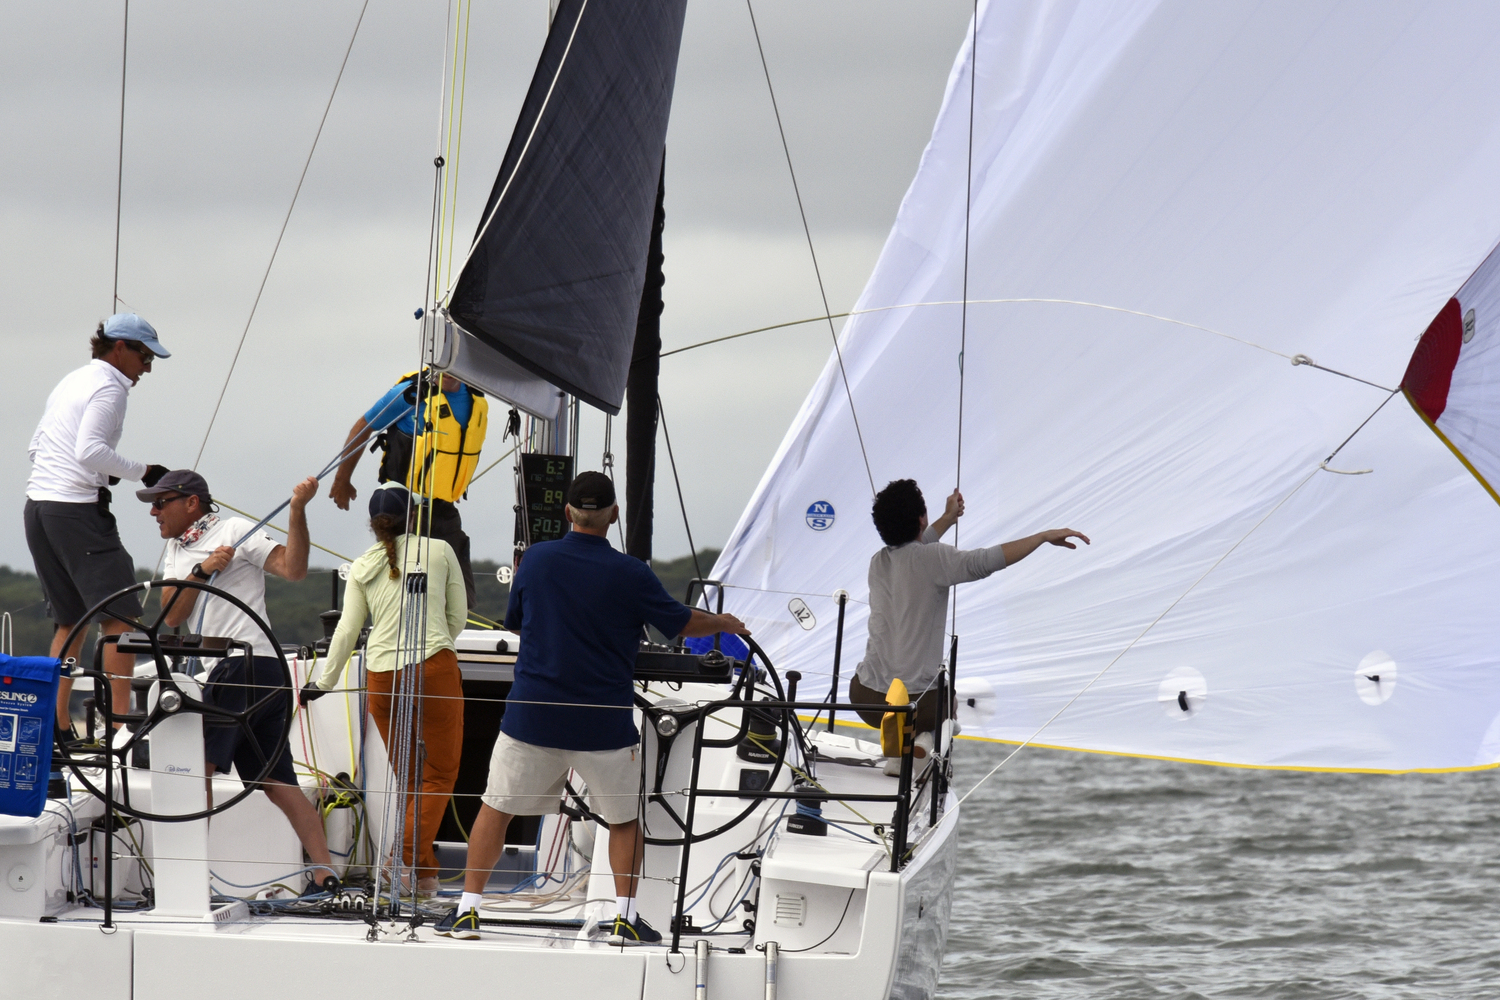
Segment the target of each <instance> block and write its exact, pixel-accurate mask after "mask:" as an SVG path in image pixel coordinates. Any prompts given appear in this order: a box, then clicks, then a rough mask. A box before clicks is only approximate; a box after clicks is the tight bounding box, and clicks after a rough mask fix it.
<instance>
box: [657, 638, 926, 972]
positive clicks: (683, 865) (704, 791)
mask: <svg viewBox="0 0 1500 1000" xmlns="http://www.w3.org/2000/svg"><path fill="white" fill-rule="evenodd" d="M750 641H751V642H752V644H753V642H754V640H750ZM753 648H754V649H755V651H756V652H757V653H760V655H761V658H762V659H763V660H764V659H766V657H765V653H764V651H762V650H760V648H759V647H753ZM767 662H768V663H769V661H767ZM752 706H753V707H754V708H756V709H759V710H761V711H766V712H778V713H782V714H783V717H785V715H786V714H787V713H795V712H796V711H797V710H799V709H801V710H809V709H816V708H826V707H829V703H828V702H827V701H816V702H813V701H754V702H747V701H742V700H739V699H726V700H723V701H716V702H708V703H705V704H703V705H700V706H699V708H698V713H697V714H698V719H699V720H700V724H699V725H697V726H694V727H693V766H692V772H691V775H690V777H689V779H688V787H687V799H688V802H687V816H686V818H685V821H684V827H685V836H684V838H683V844H682V858H681V861H680V863H679V866H678V874H677V906H676V908H675V911H674V913H673V916H672V948H671V950H672V951H673V952H679V953H680V951H681V943H682V930H683V924H684V920H683V917H684V912H685V911H684V907H685V906H686V903H687V879H688V865H689V862H690V859H691V853H692V843H693V839H694V838H693V835H692V830H693V816H694V814H695V813H696V811H697V805H698V799H699V797H700V796H709V797H711V798H739V799H768V800H769V799H805V800H808V801H817V802H837V801H841V800H842V801H848V802H893V803H895V806H896V814H895V816H894V817H892V821H891V827H892V829H891V871H893V872H899V871H900V870H901V868H902V866H903V865H904V864H905V862H906V839H907V827H908V826H909V825H910V820H911V778H912V740H911V737H910V736H909V735H907V732H908V726H909V724H910V721H911V720H912V719H914V718H915V716H916V711H917V706H916V705H914V704H907V705H856V704H853V703H848V704H838V703H837V702H835V703H834V704H833V706H832V707H834V708H836V709H837V708H841V709H845V710H847V711H858V710H860V709H865V710H867V711H868V710H878V711H881V712H894V713H897V714H900V715H905V716H906V717H907V720H908V724H907V725H903V726H902V727H901V731H902V740H901V774H900V778H899V779H898V782H897V786H896V792H895V794H882V793H874V792H857V793H856V792H851V793H848V794H842V793H838V792H818V791H812V790H809V789H793V790H791V791H785V792H782V791H772V790H769V789H762V790H759V791H755V790H750V789H738V788H734V789H729V788H699V787H698V775H699V770H700V766H701V764H702V762H703V748H704V747H705V746H708V747H729V746H734V745H735V744H736V743H738V739H729V740H710V739H705V738H704V736H703V730H704V726H703V725H702V724H701V720H703V719H706V718H707V717H708V716H709V715H711V714H712V713H713V712H715V711H717V710H719V709H722V708H739V709H742V710H743V711H742V718H741V724H740V733H739V736H740V737H741V738H742V737H743V735H744V733H745V732H746V731H748V728H749V714H750V713H749V709H750V708H751V707H752ZM785 746H786V744H785V743H783V747H785ZM783 752H784V751H783Z"/></svg>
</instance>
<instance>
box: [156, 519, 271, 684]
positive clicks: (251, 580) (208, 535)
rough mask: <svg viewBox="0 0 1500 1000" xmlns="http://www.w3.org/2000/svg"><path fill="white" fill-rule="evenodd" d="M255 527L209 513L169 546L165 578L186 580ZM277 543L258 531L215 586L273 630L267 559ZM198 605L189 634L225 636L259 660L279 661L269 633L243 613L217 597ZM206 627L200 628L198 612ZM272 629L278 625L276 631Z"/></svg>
mask: <svg viewBox="0 0 1500 1000" xmlns="http://www.w3.org/2000/svg"><path fill="white" fill-rule="evenodd" d="M253 527H255V525H254V524H252V523H251V522H249V521H247V520H245V519H244V518H242V517H228V518H224V517H219V515H217V514H208V515H206V516H204V517H201V518H199V519H198V520H197V521H194V522H193V523H192V525H191V526H190V527H189V528H188V529H187V530H186V531H184V532H183V533H182V534H181V535H180V536H178V537H177V538H173V539H172V540H171V541H169V542H167V559H166V563H165V564H164V565H163V567H162V576H164V577H166V578H168V579H175V580H182V579H186V578H187V576H188V574H189V573H191V572H192V569H193V566H194V565H195V564H197V563H201V562H202V561H203V560H205V559H207V558H208V557H209V556H211V555H213V554H214V549H216V548H218V547H219V546H221V545H233V544H234V543H235V542H237V541H239V540H240V539H241V538H243V537H244V534H245V532H247V531H249V530H250V529H251V528H253ZM276 545H277V543H276V542H275V541H273V540H272V539H271V536H270V535H267V534H266V533H265V532H264V531H257V532H256V533H255V534H253V535H251V536H250V537H249V538H246V539H245V543H244V544H243V545H241V546H240V547H239V549H237V550H236V551H235V553H234V558H233V559H231V560H230V561H229V565H228V566H226V567H224V569H223V571H222V572H220V573H219V575H218V576H217V577H216V578H215V579H214V582H213V585H214V586H215V587H218V588H219V589H220V590H223V591H226V592H228V593H231V594H233V595H234V596H235V597H238V598H239V599H240V600H242V601H244V602H245V603H246V604H248V605H249V606H250V607H251V608H252V609H253V610H254V611H255V613H256V614H258V615H260V617H261V618H262V619H263V620H264V621H265V622H266V624H267V625H271V620H270V619H269V618H268V617H267V616H266V573H265V565H266V559H267V558H269V557H270V555H271V553H272V552H273V551H274V550H275V549H276ZM198 602H199V603H198V604H197V605H196V606H195V607H194V608H193V613H192V614H191V615H190V616H189V617H188V620H187V622H185V624H186V625H187V627H188V629H189V631H192V632H197V633H198V634H200V635H213V636H221V637H224V638H228V639H239V640H241V641H243V642H248V643H250V644H251V646H253V647H254V649H255V655H256V656H276V655H277V650H276V648H275V647H274V646H272V645H271V642H270V640H269V639H267V638H266V634H265V633H264V632H262V631H261V630H260V629H259V628H258V627H257V626H256V624H255V623H254V622H253V621H251V620H250V618H249V616H248V615H246V614H245V613H244V612H243V611H241V610H240V609H239V608H237V607H235V606H234V605H233V604H230V603H229V602H228V601H226V600H223V599H222V598H218V597H209V596H207V595H205V594H203V593H202V592H199V594H198ZM200 611H201V612H202V614H203V624H202V626H201V627H200V626H199V624H198V614H199V612H200ZM272 627H273V628H274V627H275V626H272Z"/></svg>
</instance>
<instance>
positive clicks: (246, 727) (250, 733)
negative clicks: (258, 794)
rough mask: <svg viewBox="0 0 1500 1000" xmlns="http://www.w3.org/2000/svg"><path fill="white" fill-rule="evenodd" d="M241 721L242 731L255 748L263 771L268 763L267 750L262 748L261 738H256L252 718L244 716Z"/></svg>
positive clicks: (242, 776)
mask: <svg viewBox="0 0 1500 1000" xmlns="http://www.w3.org/2000/svg"><path fill="white" fill-rule="evenodd" d="M239 723H240V730H241V732H243V733H244V734H245V738H246V740H245V741H246V742H247V743H249V744H250V746H251V747H253V748H254V749H255V756H257V757H259V758H260V769H261V771H262V772H264V771H265V770H266V764H267V763H268V761H267V759H266V752H265V751H264V750H262V749H261V748H260V740H258V739H256V738H255V730H253V729H251V728H250V720H249V719H248V718H246V717H243V716H242V717H241V718H240V720H239ZM240 777H241V778H244V777H245V775H243V774H242V775H240ZM256 777H261V775H256ZM251 780H253V779H251Z"/></svg>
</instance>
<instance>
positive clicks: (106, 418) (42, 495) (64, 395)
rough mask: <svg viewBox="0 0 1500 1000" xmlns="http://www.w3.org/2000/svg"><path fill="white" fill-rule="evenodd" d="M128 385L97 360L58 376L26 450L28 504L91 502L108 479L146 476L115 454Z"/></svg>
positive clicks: (117, 371)
mask: <svg viewBox="0 0 1500 1000" xmlns="http://www.w3.org/2000/svg"><path fill="white" fill-rule="evenodd" d="M130 385H131V382H130V379H128V378H126V377H125V373H124V372H122V371H120V369H118V368H116V367H115V366H114V365H112V364H110V363H109V362H108V361H100V360H98V359H95V360H93V361H90V362H89V363H88V364H86V365H84V366H83V367H82V368H78V369H75V370H74V371H71V372H69V373H68V374H67V375H64V376H63V380H62V381H61V382H59V383H57V387H56V388H54V389H53V390H52V394H51V395H50V396H48V397H47V409H46V411H45V412H43V414H42V422H41V423H39V424H37V425H36V433H35V434H33V435H32V436H31V445H30V447H29V448H28V449H27V453H28V454H29V455H30V456H31V478H30V479H28V480H27V482H26V498H27V499H28V500H56V501H60V502H62V503H93V502H94V501H95V500H97V499H98V497H99V487H101V486H107V485H109V477H110V476H119V477H120V478H121V479H140V478H141V477H142V476H144V475H145V474H146V463H145V462H132V461H131V460H130V459H128V458H126V457H124V456H123V455H121V454H120V453H119V452H117V451H115V446H116V445H118V444H119V443H120V435H121V434H122V433H123V432H124V430H125V403H126V400H127V399H128V394H129V392H130ZM247 527H248V525H247Z"/></svg>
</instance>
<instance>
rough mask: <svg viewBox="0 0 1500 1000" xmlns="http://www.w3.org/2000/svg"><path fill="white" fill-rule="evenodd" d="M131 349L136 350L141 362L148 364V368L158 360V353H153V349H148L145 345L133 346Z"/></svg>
mask: <svg viewBox="0 0 1500 1000" xmlns="http://www.w3.org/2000/svg"><path fill="white" fill-rule="evenodd" d="M131 349H132V350H134V351H135V353H136V354H139V355H140V356H141V360H142V361H144V362H145V363H146V365H147V367H150V365H151V362H153V361H155V360H156V353H155V352H154V351H152V350H151V348H149V347H146V346H145V345H144V344H141V345H135V344H132V345H131Z"/></svg>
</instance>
